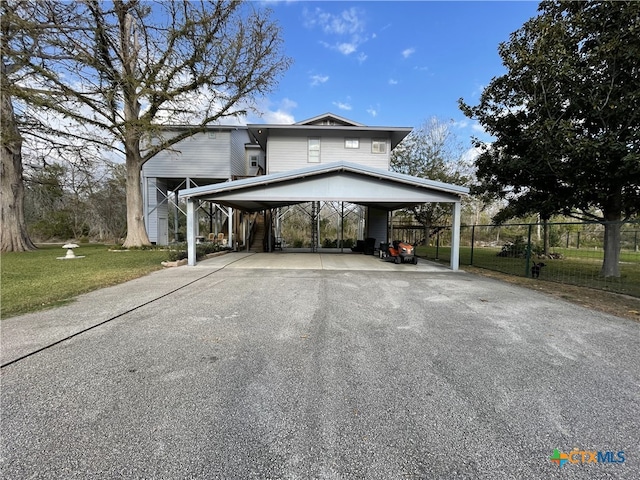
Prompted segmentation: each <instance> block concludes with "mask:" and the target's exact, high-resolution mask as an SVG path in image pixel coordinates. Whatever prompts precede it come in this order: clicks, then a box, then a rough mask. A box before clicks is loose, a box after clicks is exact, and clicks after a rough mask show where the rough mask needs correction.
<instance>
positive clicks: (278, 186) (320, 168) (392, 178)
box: [179, 162, 469, 212]
mask: <svg viewBox="0 0 640 480" xmlns="http://www.w3.org/2000/svg"><path fill="white" fill-rule="evenodd" d="M467 193H469V189H468V188H466V187H460V186H458V185H451V184H447V183H442V182H435V181H432V180H426V179H422V178H417V177H412V176H409V175H403V174H400V173H395V172H389V171H386V170H379V169H375V168H370V167H365V166H362V165H358V164H353V163H348V162H338V163H331V164H326V165H317V166H311V167H308V168H305V169H301V170H292V171H289V172H282V173H273V174H270V175H263V176H259V177H254V178H248V179H243V180H235V181H232V182H225V183H218V184H215V185H205V186H203V187H196V188H189V189H185V190H180V192H179V196H180V198H186V199H192V200H195V199H198V200H206V201H211V202H215V203H217V204H220V205H224V206H227V207H232V208H235V209H239V210H243V211H247V212H257V211H260V210H265V209H268V208H276V207H282V206H286V205H294V204H297V203H304V202H313V201H335V202H350V203H356V204H359V205H367V206H371V207H376V208H381V209H384V210H398V209H400V208H406V207H409V206H411V205H417V204H421V203H432V202H447V203H453V202H459V201H460V198H461V196H462V195H466V194H467Z"/></svg>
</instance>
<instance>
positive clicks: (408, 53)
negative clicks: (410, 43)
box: [402, 47, 416, 58]
mask: <svg viewBox="0 0 640 480" xmlns="http://www.w3.org/2000/svg"><path fill="white" fill-rule="evenodd" d="M415 51H416V49H415V48H413V47H412V48H405V49H404V50H403V51H402V56H403V57H404V58H409V57H410V56H411V55H413V54H414V53H415Z"/></svg>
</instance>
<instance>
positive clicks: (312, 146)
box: [307, 137, 320, 163]
mask: <svg viewBox="0 0 640 480" xmlns="http://www.w3.org/2000/svg"><path fill="white" fill-rule="evenodd" d="M307 161H308V162H309V163H320V139H319V138H317V137H314V138H312V137H309V156H308V158H307Z"/></svg>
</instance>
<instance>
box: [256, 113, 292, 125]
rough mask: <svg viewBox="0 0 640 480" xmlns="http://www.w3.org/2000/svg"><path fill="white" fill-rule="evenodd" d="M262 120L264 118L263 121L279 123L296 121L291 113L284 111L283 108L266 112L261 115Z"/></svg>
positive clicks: (288, 123)
mask: <svg viewBox="0 0 640 480" xmlns="http://www.w3.org/2000/svg"><path fill="white" fill-rule="evenodd" d="M262 120H264V122H265V123H273V124H280V125H291V124H293V123H296V120H295V117H294V116H293V115H292V114H291V113H289V112H285V111H283V110H275V111H270V112H266V113H265V114H264V115H262Z"/></svg>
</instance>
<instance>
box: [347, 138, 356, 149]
mask: <svg viewBox="0 0 640 480" xmlns="http://www.w3.org/2000/svg"><path fill="white" fill-rule="evenodd" d="M344 148H360V139H359V138H345V139H344Z"/></svg>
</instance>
